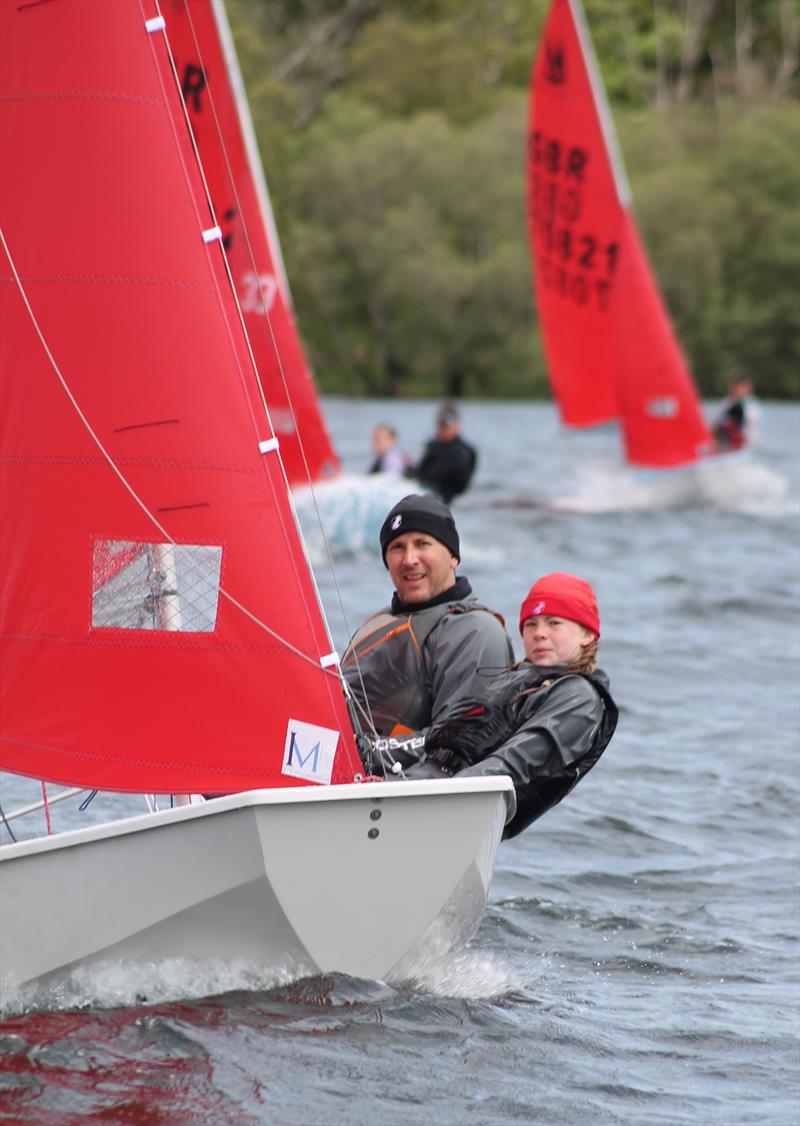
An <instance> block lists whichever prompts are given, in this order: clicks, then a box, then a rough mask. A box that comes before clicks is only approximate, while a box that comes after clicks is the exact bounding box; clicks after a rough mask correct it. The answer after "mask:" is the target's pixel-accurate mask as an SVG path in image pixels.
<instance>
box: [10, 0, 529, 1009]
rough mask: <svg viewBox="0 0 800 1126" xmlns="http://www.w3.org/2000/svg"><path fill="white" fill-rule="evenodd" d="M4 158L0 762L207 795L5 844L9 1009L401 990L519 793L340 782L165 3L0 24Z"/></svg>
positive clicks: (300, 560) (315, 647)
mask: <svg viewBox="0 0 800 1126" xmlns="http://www.w3.org/2000/svg"><path fill="white" fill-rule="evenodd" d="M171 7H172V6H171V5H164V7H163V11H164V12H166V13H167V14H169V11H170V8H171ZM0 137H2V159H1V160H0V217H1V221H0V243H1V244H2V254H1V255H0V271H1V272H0V282H2V284H0V320H1V321H2V325H3V331H2V334H1V335H0V379H1V383H2V431H1V432H0V456H2V479H1V480H0V488H1V489H2V504H3V521H2V527H0V537H1V539H0V546H1V547H2V576H1V578H0V642H1V644H2V648H1V649H0V652H1V654H2V682H1V685H0V692H1V693H2V695H1V696H0V747H2V760H1V761H0V767H2V769H3V770H5V771H10V772H13V773H15V774H19V775H24V776H26V777H29V778H35V779H40V780H42V783H43V789H44V790H45V796H46V794H47V791H46V785H47V784H48V783H61V784H65V785H67V786H71V787H82V788H86V789H91V790H95V789H96V790H100V791H116V792H122V793H148V794H156V795H175V794H177V795H190V794H197V795H206V796H210V797H211V798H212V800H207V801H205V802H202V803H199V804H186V805H183V806H181V807H179V808H171V809H170V808H167V809H164V810H162V811H155V812H148V813H143V814H142V815H141V816H139V817H133V818H128V819H125V820H118V821H113V822H110V823H105V824H102V825H92V826H89V827H86V828H80V829H75V830H72V831H69V832H65V833H61V834H48V835H47V836H44V837H41V838H34V839H27V840H21V841H19V842H18V843H13V844H9V845H4V846H3V847H2V849H0V897H1V898H0V974H1V975H2V981H3V984H4V987H5V988H10V987H13V986H20V985H25V984H26V983H39V982H43V981H47V982H51V981H53V980H54V979H55V980H57V979H59V978H61V977H62V976H63V975H65V974H67V973H68V972H69V971H70V970H72V969H75V968H77V967H88V968H90V969H91V968H93V967H95V966H97V965H98V963H101V962H107V961H109V960H114V961H116V960H118V959H128V960H131V961H132V962H134V963H136V962H140V961H143V960H146V961H148V962H152V961H153V960H157V959H161V958H165V957H173V956H188V957H191V958H196V959H214V960H224V961H229V962H230V961H235V960H239V959H245V960H248V961H252V962H254V963H256V964H257V965H259V966H275V965H276V964H277V965H279V966H280V967H281V968H282V969H288V970H290V971H292V972H295V973H297V974H307V973H316V972H319V971H341V972H346V973H349V974H353V975H361V976H365V977H398V976H405V975H407V974H409V973H412V972H413V969H414V966H415V965H416V964H417V963H418V962H419V961H420V960H424V959H426V958H428V957H430V956H431V955H434V954H439V953H443V952H446V951H447V950H448V949H450V948H452V947H453V946H455V945H457V944H460V943H462V942H464V941H466V940H467V939H468V938H469V936H470V935H471V934H472V933H473V932H474V930H475V928H476V927H477V925H478V923H479V921H480V918H481V916H482V913H483V910H484V907H485V902H486V895H487V889H488V886H489V881H490V878H491V874H492V870H493V866H494V860H495V855H496V850H497V846H498V842H499V840H500V834H501V832H502V826H503V820H504V809H505V802H504V796H503V794H504V790H506V789H508V788H509V787H510V785H511V783H510V780H509V779H503V778H495V779H488V778H487V779H475V780H462V781H459V780H458V779H454V780H452V781H449V782H418V783H412V782H398V783H389V782H378V783H372V782H364V781H361V776H362V766H361V761H360V758H359V755H358V753H357V750H356V745H355V740H354V734H353V726H352V723H351V719H350V714H349V711H348V706H347V701H346V697H345V694H344V691H343V683H342V679H341V676H340V673H339V668H338V659H337V657H336V654H335V653H334V652H333V646H332V642H331V638H330V634H329V631H328V627H327V623H326V621H325V618H324V615H323V612H322V609H321V606H320V603H319V598H318V594H317V590H316V586H315V583H314V577H313V574H312V573H311V570H310V568H309V565H308V561H307V557H306V553H305V551H304V547H303V542H302V539H301V537H300V535H299V532H298V528H297V522H296V519H295V514H294V511H293V507H292V502H291V495H290V490H289V482H288V478H287V472H286V467H285V465H284V463H283V458H282V453H281V448H280V443H279V441H278V435H277V432H276V427H275V426H274V424H273V421H272V418H271V414H270V411H269V406H268V403H267V402H266V401H265V396H264V394H263V387H262V383H261V381H260V380H259V377H258V373H257V369H256V364H255V362H254V354H253V350H252V348H251V345H250V341H249V337H248V334H247V332H246V329H245V324H244V318H243V314H242V310H241V306H240V303H239V302H238V301H237V296H236V286H235V284H234V281H233V279H232V276H231V272H230V270H229V269H228V264H227V261H226V257H225V253H224V250H223V246H222V240H223V237H224V235H223V230H222V222H221V217H220V216H218V215H217V214H216V213H215V210H214V208H213V205H212V202H211V198H210V196H209V193H208V190H207V182H206V179H205V178H204V174H203V165H202V162H201V160H200V159H199V157H198V152H197V149H196V147H195V145H194V142H193V137H192V133H191V130H190V128H189V123H188V115H187V113H186V109H185V104H184V101H183V100H182V97H181V86H180V82H179V81H178V80H177V75H176V70H175V67H174V59H173V56H172V54H171V51H170V41H169V28H168V26H167V24H166V23H165V19H164V16H163V15H162V9H161V8H160V6H159V4H158V2H157V0H115V3H113V4H110V3H109V4H98V3H96V2H95V0H62V2H60V3H31V4H25V3H19V4H8V3H6V4H0ZM214 795H219V796H214ZM6 824H7V823H6Z"/></svg>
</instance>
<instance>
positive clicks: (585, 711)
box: [390, 572, 618, 838]
mask: <svg viewBox="0 0 800 1126" xmlns="http://www.w3.org/2000/svg"><path fill="white" fill-rule="evenodd" d="M519 628H520V633H521V634H522V639H523V644H524V647H525V660H524V661H522V662H521V663H520V664H518V665H515V666H513V667H511V668H508V669H506V670H505V671H503V672H502V673H501V674H500V675H498V676H495V677H491V678H488V679H486V680H485V682H484V686H483V688H481V689H480V690H479V692H478V693H476V694H475V695H474V696H472V697H470V698H467V699H464V698H462V699H461V700H460V701H458V702H457V703H456V704H455V705H454V706H453V707H452V708H450V709H448V710H447V711H446V712H445V713H444V714H442V715H441V716H440V717H439V719H438V720H437V721H436V722H434V723H433V724H432V725H431V727H430V728H429V729H428V730H426V731H424V732H417V733H415V736H416V741H415V743H414V744H413V745H412V744H411V739H410V737H409V746H408V747H401V746H398V747H396V748H393V749H391V750H392V756H393V758H394V760H395V763H397V764H398V765H399V768H400V769H398V767H397V766H395V765H393V766H392V767H390V771H391V774H392V775H393V776H397V775H398V774H399V773H401V772H402V773H403V774H404V776H405V777H406V778H437V777H439V778H441V777H452V776H453V775H454V774H458V775H459V776H460V777H470V776H476V775H486V774H507V775H509V776H510V777H511V778H512V779H513V782H514V793H515V796H516V807H515V808H513V807H512V808H510V809H509V815H508V818H507V821H506V827H505V830H504V834H503V836H504V837H505V838H508V837H514V836H516V835H517V834H518V833H520V832H522V830H523V829H525V828H527V827H528V825H530V824H531V823H532V822H533V821H535V820H536V819H537V818H539V817H541V816H542V814H543V813H545V812H546V811H547V810H548V809H551V808H552V807H553V806H554V805H556V804H557V802H559V801H561V799H562V798H563V797H565V796H566V795H567V794H568V793H569V791H570V790H571V789H572V788H573V786H575V785H576V783H577V782H578V781H579V779H580V778H582V777H583V776H584V775H585V774H586V773H587V772H588V771H589V770H590V769H591V768H592V767H593V766H594V764H595V763H596V762H597V760H598V759H599V758H600V756H601V754H602V753H603V751H604V750H605V748H606V747H607V746H608V744H609V742H610V740H611V736H612V735H613V734H614V729H615V728H616V725H617V715H618V712H617V707H616V704H615V703H614V701H613V699H612V698H611V695H610V693H609V684H608V677H607V676H606V675H605V673H604V672H602V671H601V670H600V669H598V668H597V645H598V640H599V637H600V618H599V614H598V610H597V601H596V599H595V596H594V592H593V591H592V588H591V587H590V586H589V584H588V583H587V582H585V581H584V580H583V579H580V578H578V577H577V576H576V575H568V574H563V573H560V572H556V573H553V574H550V575H545V576H544V577H543V578H541V579H539V580H538V581H537V582H535V583H534V584H533V586H532V587H531V589H530V591H529V592H528V594H527V596H526V598H525V600H524V601H523V603H522V606H521V609H520V616H519Z"/></svg>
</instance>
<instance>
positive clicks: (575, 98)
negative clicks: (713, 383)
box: [527, 0, 713, 468]
mask: <svg viewBox="0 0 800 1126" xmlns="http://www.w3.org/2000/svg"><path fill="white" fill-rule="evenodd" d="M527 192H528V220H529V234H530V242H531V250H532V257H533V264H534V275H535V292H536V304H537V310H538V315H539V323H540V325H541V328H542V334H543V337H544V346H545V352H546V356H547V363H548V368H549V372H550V379H551V382H552V386H553V393H554V395H555V398H556V400H557V402H558V406H559V410H560V412H561V417H562V419H563V421H564V422H565V423H566V424H567V425H569V426H590V425H594V424H597V423H601V422H607V421H610V420H612V419H617V418H618V419H619V421H620V423H621V426H622V431H623V436H624V441H625V450H626V456H627V459H628V461H629V462H630V463H631V464H633V465H638V466H649V467H655V468H667V467H672V466H678V465H682V464H687V463H690V462H692V461H696V460H697V459H698V458H700V457H702V456H704V455H705V454H707V453H709V452H710V451H711V448H712V445H713V442H712V439H711V435H710V433H709V430H708V427H707V426H706V423H705V421H704V419H703V416H702V412H701V410H700V405H699V402H698V398H697V394H696V391H695V387H694V384H693V381H692V377H691V375H690V373H689V369H688V367H687V364H686V361H685V359H684V357H683V354H682V352H681V349H680V346H679V344H678V342H677V340H676V338H675V334H674V332H673V330H672V326H671V324H670V320H669V316H668V314H667V311H666V309H665V307H664V303H663V300H662V298H661V296H660V294H659V291H658V287H657V285H656V282H655V278H654V276H653V273H652V270H651V268H650V266H649V264H648V261H647V257H646V255H645V252H644V249H643V247H642V244H641V240H640V238H639V234H638V231H637V229H636V224H635V221H634V219H633V215H632V213H631V198H630V190H629V187H628V183H627V179H626V176H625V170H624V167H623V164H622V159H621V156H620V153H619V149H618V146H617V143H616V138H615V135H614V130H613V124H612V121H611V116H610V112H609V109H608V105H607V102H606V99H605V94H604V91H603V87H602V83H601V79H600V75H599V71H598V69H597V66H596V63H595V60H594V56H593V53H592V49H591V43H590V40H589V35H588V30H587V29H586V27H585V24H584V22H583V16H582V12H581V9H580V5H579V3H578V0H553V3H552V5H551V8H550V12H549V14H548V18H547V21H546V23H545V26H544V30H543V33H542V39H541V43H540V46H539V51H538V54H537V57H536V61H535V64H534V68H533V74H532V79H531V106H530V128H529V137H528V152H527Z"/></svg>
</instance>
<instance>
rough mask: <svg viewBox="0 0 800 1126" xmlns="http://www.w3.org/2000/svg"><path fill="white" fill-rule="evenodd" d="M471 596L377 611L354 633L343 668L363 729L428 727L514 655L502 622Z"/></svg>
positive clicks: (386, 731) (384, 730) (386, 730)
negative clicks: (422, 605) (366, 717)
mask: <svg viewBox="0 0 800 1126" xmlns="http://www.w3.org/2000/svg"><path fill="white" fill-rule="evenodd" d="M455 589H456V593H458V590H459V589H461V590H464V589H466V591H467V593H466V595H462V596H461V597H456V598H453V599H452V600H450V601H444V602H442V603H439V604H438V605H435V606H428V607H427V608H426V609H420V610H414V609H413V608H411V607H407V608H406V610H405V612H398V613H393V612H392V610H391V608H389V607H387V608H386V609H384V610H379V611H378V613H377V614H373V615H372V617H370V618H367V620H366V621H365V622H364V624H363V625H362V626H361V627H360V629H359V630H357V632H356V634H355V635H354V637H353V639H352V641H351V642H350V644H349V645H348V647H347V650H346V652H345V654H344V657H343V658H342V672H343V674H344V677H345V679H346V680H347V683H348V685H349V687H350V690H351V692H352V693H353V696H354V697H355V700H356V702H357V705H358V706H357V708H356V710H357V712H359V713H360V714H361V716H362V722H363V726H364V727H365V729H367V730H369V729H370V722H369V721H367V720H366V719H365V718H364V714H363V712H362V709H363V710H364V712H366V713H367V714H368V715H369V716H371V723H372V724H374V727H375V730H376V731H377V732H378V733H379V734H381V735H388V734H390V733H392V732H393V731H395V730H396V729H405V730H417V729H419V728H425V727H428V726H429V725H430V724H431V723H432V722H434V721H435V720H436V719H437V718H438V717H439V716H440V715H442V714H443V713H444V712H445V710H446V709H448V708H450V707H452V706H453V705H454V704H455V703H456V702H457V701H458V699H459V698H460V697H462V696H463V695H469V694H474V693H475V691H476V688H477V685H478V683H479V682H480V683H481V684H483V683H485V681H486V676H487V675H491V674H492V673H494V672H496V671H497V670H499V669H502V668H504V667H507V666H508V665H509V664H510V662H511V661H512V660H513V651H512V648H511V642H510V641H509V639H508V635H507V634H506V631H505V628H504V626H503V622H502V619H501V618H500V617H499V616H498V615H495V614H494V613H492V611H491V610H488V609H487V608H486V607H485V606H482V605H481V604H480V603H479V602H478V601H477V599H476V598H475V596H474V595H473V594H472V593H471V592H470V588H469V584H468V583H466V582H465V581H462V583H460V584H459V588H455Z"/></svg>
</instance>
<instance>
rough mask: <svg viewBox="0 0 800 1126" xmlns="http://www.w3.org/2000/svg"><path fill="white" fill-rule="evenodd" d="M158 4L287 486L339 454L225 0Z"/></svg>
mask: <svg viewBox="0 0 800 1126" xmlns="http://www.w3.org/2000/svg"><path fill="white" fill-rule="evenodd" d="M161 10H162V11H163V13H164V16H165V19H166V24H167V37H168V39H169V44H170V48H171V50H172V54H173V57H174V59H175V65H176V68H177V72H178V79H179V81H180V83H181V88H182V92H183V97H184V101H185V103H186V108H187V111H188V114H189V118H190V120H191V124H192V129H193V131H194V135H195V138H196V141H197V147H198V150H199V153H200V159H201V161H202V164H203V171H204V173H205V176H206V179H207V182H208V188H209V192H210V195H211V199H212V202H213V205H214V210H215V212H216V215H217V218H218V220H219V222H220V224H221V226H222V230H223V243H224V246H225V251H226V254H227V256H228V262H229V264H230V268H231V273H232V274H233V278H234V281H235V284H236V289H237V293H238V296H239V304H240V306H241V309H242V312H243V314H244V319H245V325H246V327H247V332H248V336H249V338H250V343H251V346H252V348H253V354H254V357H255V362H256V367H257V369H258V374H259V378H260V380H261V385H262V387H263V389H264V396H265V398H266V401H267V405H268V407H269V412H270V417H271V419H272V424H273V426H274V428H275V433H276V434H277V435H278V437H279V438H280V443H281V453H282V456H283V464H284V468H285V469H286V474H287V476H288V478H289V482H290V484H292V485H296V484H298V485H305V484H308V483H309V481H311V482H314V481H318V480H320V479H323V478H328V477H331V476H333V475H334V474H336V473H337V472H338V470H339V460H338V458H337V456H336V453H335V452H334V449H333V444H332V442H331V438H330V435H329V433H328V431H327V428H326V426H325V422H324V419H323V416H322V412H321V410H320V406H319V399H318V396H317V390H316V386H315V383H314V379H313V377H312V374H311V371H310V368H309V365H308V362H307V360H306V357H305V354H304V351H303V346H302V343H301V341H300V336H299V332H298V329H297V324H296V321H295V318H294V310H293V306H292V299H291V294H290V292H289V285H288V281H287V279H286V273H285V270H284V266H283V258H282V255H281V249H280V243H279V241H278V233H277V228H276V226H275V220H274V217H273V214H272V206H271V204H270V199H269V193H268V191H267V184H266V180H265V179H264V174H263V171H262V165H261V160H260V158H259V154H258V147H257V142H256V138H255V131H254V128H253V124H252V121H251V118H250V111H249V109H248V106H247V101H246V98H245V96H244V88H243V84H242V78H241V74H240V72H239V66H238V62H237V59H236V52H235V49H234V45H233V41H232V38H231V33H230V28H229V26H228V23H227V19H226V16H225V11H224V8H223V6H222V0H170V2H169V3H167V4H163V5H162V9H161Z"/></svg>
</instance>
